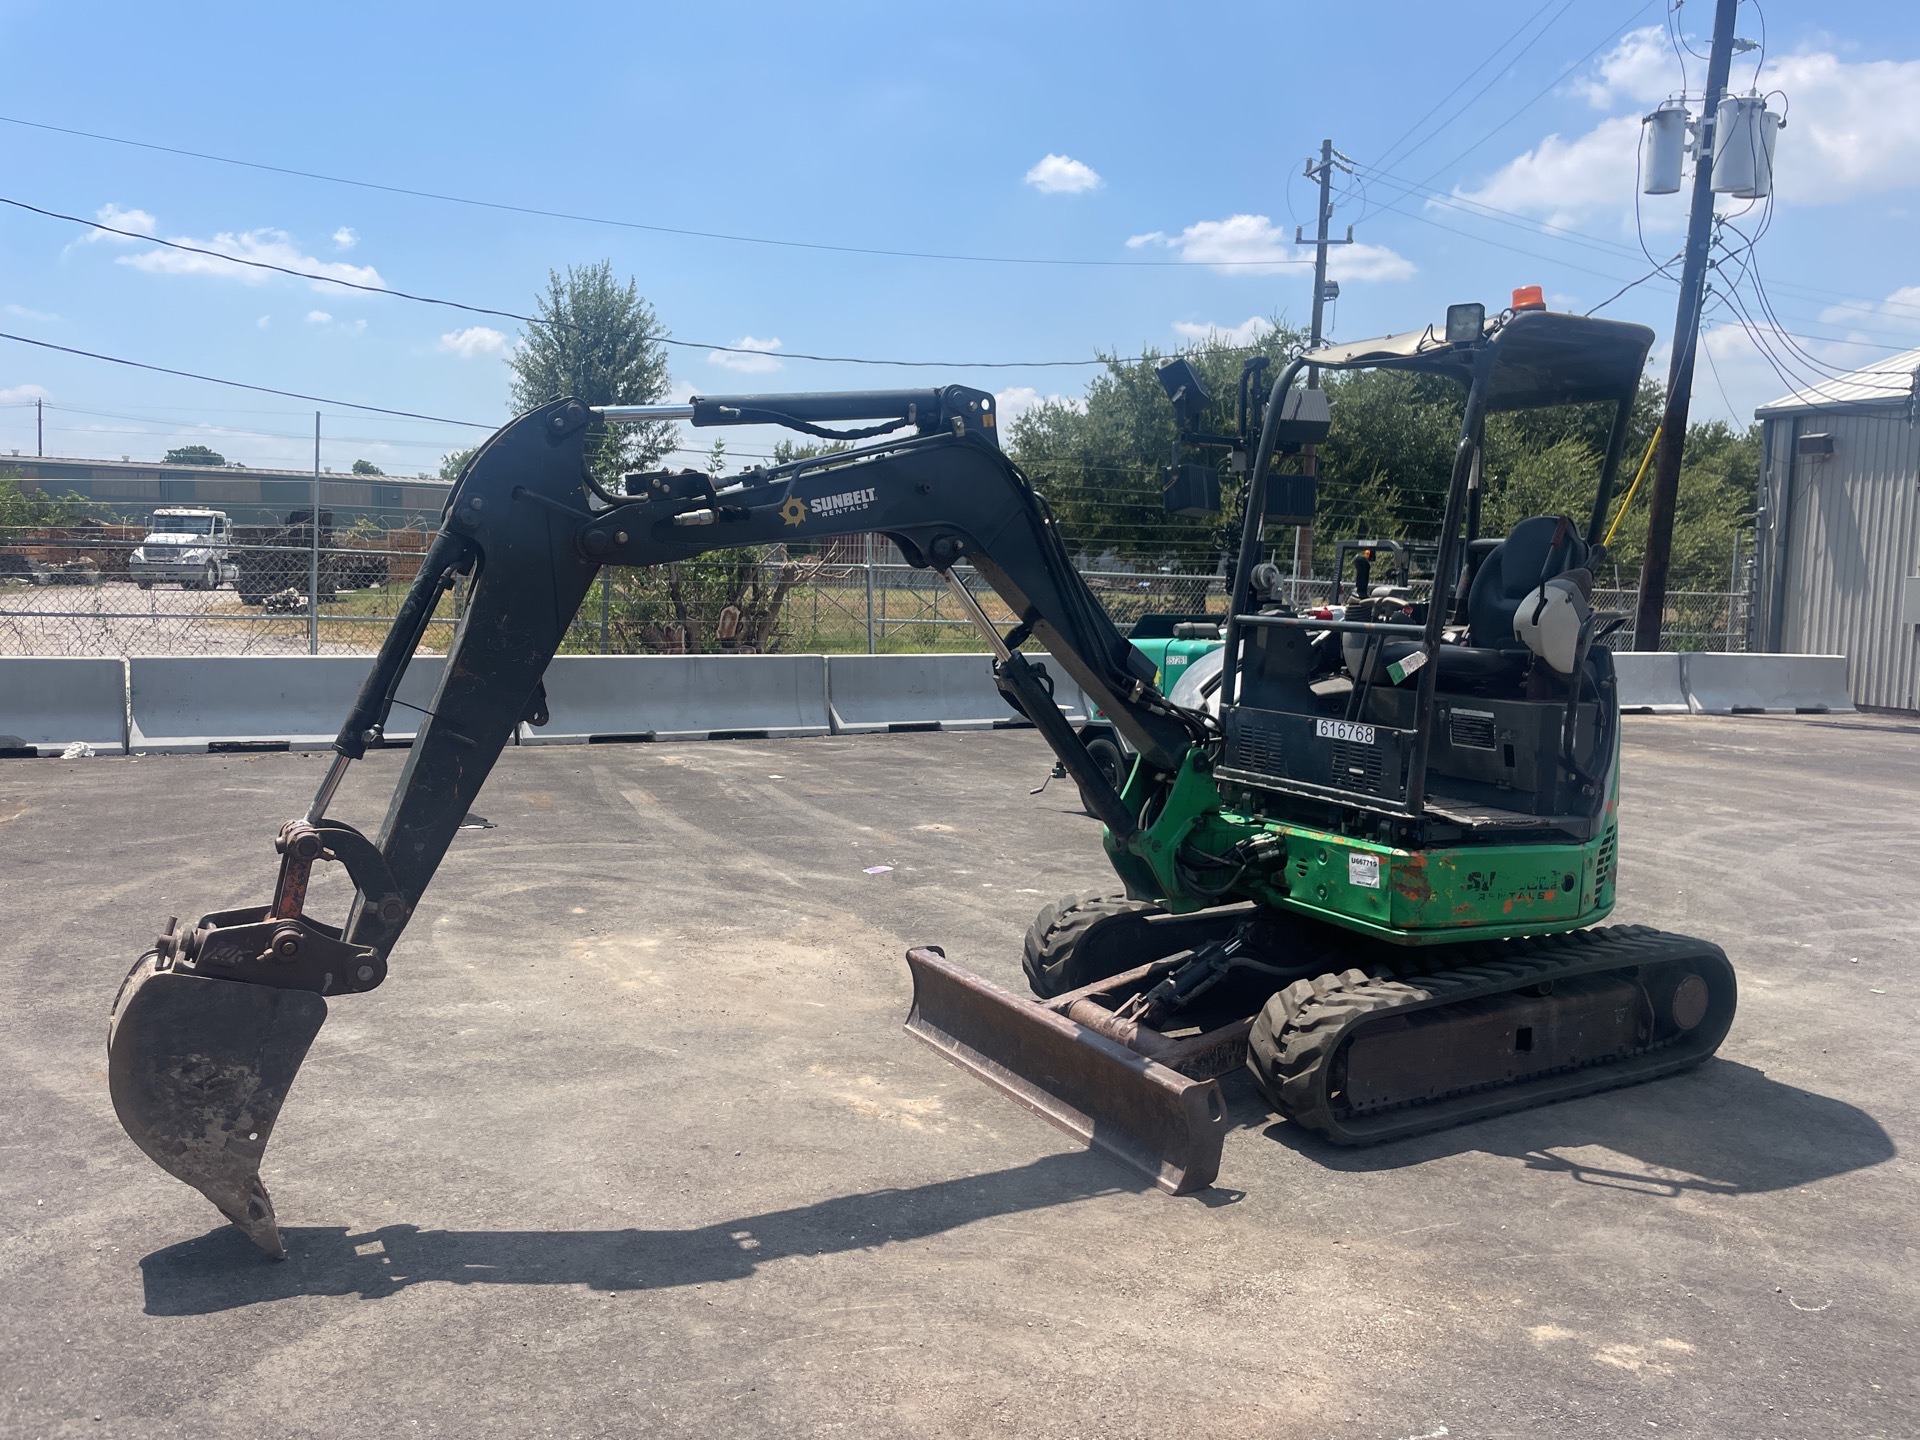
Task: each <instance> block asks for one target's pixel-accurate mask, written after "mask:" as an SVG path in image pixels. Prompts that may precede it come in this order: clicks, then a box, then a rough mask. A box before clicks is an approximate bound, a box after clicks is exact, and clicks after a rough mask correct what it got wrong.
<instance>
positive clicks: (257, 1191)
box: [107, 955, 327, 1259]
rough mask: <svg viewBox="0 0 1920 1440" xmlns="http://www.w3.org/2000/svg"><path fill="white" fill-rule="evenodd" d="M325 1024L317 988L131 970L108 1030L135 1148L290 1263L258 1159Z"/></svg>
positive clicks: (164, 965) (116, 1083)
mask: <svg viewBox="0 0 1920 1440" xmlns="http://www.w3.org/2000/svg"><path fill="white" fill-rule="evenodd" d="M326 1018H327V1002H326V1001H325V1000H324V999H322V998H321V997H320V996H319V995H316V994H314V993H313V992H312V991H310V990H283V989H278V988H275V987H273V986H270V985H253V984H248V983H246V982H244V981H239V980H218V979H214V978H212V977H209V976H205V975H187V974H182V973H178V972H176V971H174V970H173V969H171V968H169V962H168V961H166V960H163V959H162V958H161V957H160V956H158V955H147V956H145V957H144V958H142V959H141V961H140V963H139V964H137V965H135V966H134V967H133V970H132V971H131V972H130V973H129V974H128V976H127V978H126V981H125V983H124V984H122V985H121V987H120V994H119V995H118V996H117V997H116V998H115V1000H114V1004H113V1018H112V1019H111V1020H110V1021H109V1022H108V1027H107V1084H108V1088H109V1089H110V1090H111V1091H112V1094H113V1108H114V1111H115V1113H116V1114H118V1115H119V1117H120V1124H121V1125H122V1126H123V1127H124V1128H125V1129H126V1132H127V1134H128V1136H130V1137H131V1138H132V1140H133V1143H134V1144H136V1145H138V1146H139V1147H140V1148H141V1149H142V1150H144V1151H145V1152H146V1153H147V1155H148V1157H149V1158H150V1159H152V1160H153V1162H154V1163H155V1164H156V1165H158V1166H159V1167H160V1168H161V1169H163V1170H165V1171H166V1172H167V1173H168V1174H170V1175H174V1176H177V1177H178V1178H180V1179H181V1180H184V1181H186V1183H187V1184H189V1185H191V1186H193V1188H194V1189H196V1190H198V1191H199V1192H200V1193H201V1194H202V1195H205V1196H206V1197H207V1199H209V1200H211V1201H212V1202H213V1203H214V1204H215V1205H216V1206H218V1207H219V1210H220V1213H221V1214H222V1215H225V1216H226V1217H227V1218H228V1219H229V1220H231V1221H232V1222H233V1223H234V1224H235V1225H238V1226H239V1227H240V1228H241V1229H242V1230H244V1231H245V1232H246V1234H247V1238H248V1239H250V1240H252V1241H253V1243H254V1244H256V1245H258V1246H259V1247H260V1248H261V1249H262V1250H264V1251H266V1252H267V1254H269V1255H271V1256H273V1257H274V1258H275V1259H282V1258H284V1257H285V1254H286V1250H285V1247H284V1246H282V1244H281V1243H280V1230H279V1226H278V1225H277V1224H276V1223H275V1220H274V1214H273V1201H272V1199H271V1198H270V1197H269V1196H268V1194H267V1187H266V1186H265V1185H263V1184H261V1183H260V1159H261V1156H262V1155H264V1154H265V1153H266V1149H267V1141H268V1140H269V1139H271V1138H272V1135H273V1122H274V1121H275V1120H276V1119H277V1118H278V1117H279V1114H280V1107H281V1106H282V1105H284V1104H285V1103H286V1100H287V1091H288V1090H289V1089H290V1088H292V1085H293V1077H294V1076H295V1075H296V1074H297V1073H298V1072H299V1069H300V1064H301V1062H302V1061H303V1060H305V1059H306V1055H307V1047H308V1046H310V1045H311V1044H313V1037H314V1036H315V1035H317V1034H319V1033H320V1026H321V1025H322V1024H323V1023H324V1022H325V1021H326Z"/></svg>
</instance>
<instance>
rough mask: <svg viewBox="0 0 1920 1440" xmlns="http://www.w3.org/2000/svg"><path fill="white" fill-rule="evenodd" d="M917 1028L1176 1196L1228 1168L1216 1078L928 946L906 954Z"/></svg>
mask: <svg viewBox="0 0 1920 1440" xmlns="http://www.w3.org/2000/svg"><path fill="white" fill-rule="evenodd" d="M907 968H908V969H909V970H910V971H912V972H913V1008H912V1010H911V1011H909V1012H908V1015H907V1029H908V1030H910V1031H912V1032H913V1033H914V1034H915V1035H917V1036H918V1037H919V1038H920V1039H922V1040H924V1041H926V1042H927V1044H929V1045H931V1046H932V1047H933V1048H934V1049H936V1050H938V1051H939V1052H940V1053H941V1054H942V1055H945V1056H946V1057H947V1058H948V1059H949V1060H951V1061H953V1063H954V1064H956V1065H958V1066H960V1068H961V1069H963V1070H969V1071H971V1072H972V1073H973V1074H975V1075H977V1076H979V1077H980V1078H981V1079H982V1080H984V1081H986V1082H987V1083H988V1084H989V1085H991V1086H993V1087H994V1088H995V1089H996V1090H999V1091H1000V1092H1001V1093H1003V1094H1005V1095H1008V1096H1010V1097H1012V1098H1013V1099H1015V1100H1018V1101H1019V1102H1020V1103H1021V1104H1022V1105H1025V1106H1026V1107H1027V1108H1028V1109H1030V1110H1032V1111H1033V1112H1034V1113H1035V1114H1038V1115H1040V1116H1043V1117H1044V1118H1046V1119H1048V1120H1050V1121H1052V1122H1053V1123H1054V1124H1055V1125H1057V1126H1059V1127H1060V1128H1061V1129H1062V1130H1064V1131H1066V1132H1067V1133H1068V1134H1069V1135H1071V1136H1073V1137H1074V1138H1075V1139H1077V1140H1081V1141H1083V1142H1085V1143H1086V1144H1088V1145H1091V1146H1092V1147H1093V1148H1094V1149H1096V1150H1099V1151H1101V1152H1102V1153H1103V1154H1106V1155H1110V1156H1112V1157H1113V1158H1114V1159H1116V1160H1119V1161H1120V1162H1122V1163H1123V1164H1126V1165H1129V1166H1131V1167H1132V1168H1133V1169H1135V1170H1138V1171H1139V1172H1140V1173H1141V1174H1143V1175H1145V1176H1147V1177H1148V1178H1149V1179H1150V1180H1152V1181H1153V1183H1154V1184H1156V1185H1158V1186H1159V1187H1160V1188H1161V1189H1162V1190H1165V1191H1166V1192H1167V1193H1168V1194H1171V1195H1186V1194H1190V1193H1192V1192H1193V1191H1196V1190H1204V1189H1206V1188H1207V1187H1208V1186H1209V1185H1211V1184H1212V1183H1213V1178H1214V1176H1215V1175H1217V1174H1219V1172H1220V1143H1221V1141H1222V1140H1223V1139H1224V1138H1225V1135H1226V1130H1227V1107H1226V1102H1225V1100H1224V1099H1223V1097H1222V1096H1221V1094H1220V1085H1219V1082H1218V1081H1215V1080H1190V1079H1188V1078H1187V1077H1186V1076H1185V1075H1182V1074H1181V1073H1180V1072H1179V1071H1177V1070H1172V1069H1169V1068H1168V1067H1167V1066H1165V1065H1161V1064H1159V1063H1157V1062H1155V1061H1153V1060H1149V1059H1148V1058H1147V1057H1146V1056H1144V1055H1140V1054H1137V1053H1136V1052H1134V1051H1132V1050H1129V1049H1128V1048H1127V1047H1126V1046H1124V1045H1122V1044H1120V1043H1119V1042H1118V1041H1115V1040H1110V1039H1108V1038H1107V1037H1106V1036H1105V1035H1101V1034H1099V1033H1098V1032H1097V1031H1093V1030H1089V1029H1087V1028H1086V1027H1085V1026H1083V1025H1078V1024H1075V1023H1074V1022H1073V1021H1071V1020H1069V1019H1067V1018H1066V1017H1065V1016H1064V1015H1060V1014H1057V1013H1055V1012H1054V1011H1052V1010H1049V1009H1047V1008H1046V1007H1045V1006H1044V1005H1037V1004H1035V1003H1034V1002H1033V1001H1031V1000H1026V999H1023V998H1021V997H1020V996H1018V995H1013V994H1010V993H1009V992H1007V991H1005V990H1002V989H1001V988H1000V987H999V986H997V985H993V984H990V983H989V982H987V981H985V980H982V979H981V978H980V977H979V976H978V975H974V974H971V973H969V972H968V971H966V970H963V969H961V968H960V967H959V966H958V965H955V964H954V963H953V962H952V961H950V960H948V959H947V957H946V956H945V954H943V953H942V952H941V951H939V950H937V949H934V948H931V947H926V948H915V949H912V950H909V951H908V952H907Z"/></svg>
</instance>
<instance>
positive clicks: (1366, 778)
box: [1332, 740, 1386, 795]
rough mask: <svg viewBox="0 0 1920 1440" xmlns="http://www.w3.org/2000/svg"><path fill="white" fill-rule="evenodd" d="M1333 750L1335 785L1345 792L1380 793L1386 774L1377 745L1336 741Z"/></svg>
mask: <svg viewBox="0 0 1920 1440" xmlns="http://www.w3.org/2000/svg"><path fill="white" fill-rule="evenodd" d="M1332 750H1333V783H1334V784H1335V785H1338V786H1339V787H1340V788H1341V789H1343V790H1363V791H1365V792H1366V793H1367V794H1369V795H1377V794H1379V793H1380V780H1381V777H1382V776H1383V775H1384V774H1385V772H1386V766H1385V763H1384V762H1383V760H1382V758H1381V752H1380V748H1379V747H1378V746H1377V745H1354V744H1350V743H1349V742H1347V741H1345V740H1336V741H1335V742H1334V743H1333V746H1332Z"/></svg>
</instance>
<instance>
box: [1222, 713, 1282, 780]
mask: <svg viewBox="0 0 1920 1440" xmlns="http://www.w3.org/2000/svg"><path fill="white" fill-rule="evenodd" d="M1285 760H1286V745H1285V743H1284V741H1283V739H1282V737H1281V734H1280V732H1279V731H1278V730H1276V729H1274V728H1273V727H1272V726H1269V725H1256V724H1245V723H1243V724H1241V725H1239V726H1238V727H1237V728H1236V729H1235V730H1234V735H1233V760H1232V763H1233V765H1234V766H1235V767H1236V768H1237V769H1241V770H1251V771H1254V772H1256V773H1258V774H1263V775H1284V774H1286V773H1287V771H1286V765H1285Z"/></svg>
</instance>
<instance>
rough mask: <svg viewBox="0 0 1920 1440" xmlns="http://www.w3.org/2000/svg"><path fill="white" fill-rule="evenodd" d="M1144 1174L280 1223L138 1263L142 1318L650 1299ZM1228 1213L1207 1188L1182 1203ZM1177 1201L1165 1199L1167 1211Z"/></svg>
mask: <svg viewBox="0 0 1920 1440" xmlns="http://www.w3.org/2000/svg"><path fill="white" fill-rule="evenodd" d="M1153 1192H1154V1186H1153V1184H1152V1182H1151V1181H1149V1180H1147V1179H1145V1178H1144V1177H1140V1176H1136V1175H1135V1174H1134V1173H1133V1172H1132V1171H1130V1170H1129V1169H1127V1168H1126V1167H1124V1166H1122V1165H1118V1164H1116V1163H1114V1162H1112V1161H1110V1160H1107V1159H1106V1158H1104V1157H1103V1156H1100V1155H1098V1154H1095V1153H1092V1152H1089V1151H1074V1152H1071V1153H1068V1154H1060V1155H1049V1156H1046V1157H1044V1158H1043V1159H1040V1160H1036V1161H1034V1162H1032V1163H1031V1164H1028V1165H1020V1166H1015V1167H1013V1168H1011V1169H1006V1170H998V1171H994V1172H992V1173H990V1174H986V1175H968V1176H963V1177H960V1178H957V1179H953V1180H941V1181H937V1182H935V1183H933V1184H929V1185H918V1186H914V1187H912V1188H910V1189H904V1190H874V1191H868V1192H866V1193H864V1194H859V1195H840V1196H835V1197H834V1198H833V1199H830V1200H821V1201H818V1202H816V1203H814V1204H811V1205H801V1206H796V1207H794V1208H793V1209H789V1210H775V1211H770V1212H768V1213H766V1214H762V1215H745V1216H741V1217H739V1218H738V1219H733V1220H725V1221H720V1222H718V1223H716V1224H712V1225H705V1226H702V1227H700V1228H698V1229H693V1230H640V1229H627V1230H546V1231H542V1230H427V1229H422V1228H421V1227H419V1226H417V1225H383V1226H380V1227H378V1228H377V1229H372V1230H365V1231H354V1230H348V1229H347V1228H345V1227H343V1226H290V1227H287V1228H285V1229H284V1230H283V1231H282V1232H281V1233H282V1235H283V1237H284V1238H285V1240H286V1246H287V1259H286V1261H285V1262H284V1263H277V1262H274V1261H271V1260H268V1259H267V1258H266V1257H264V1256H263V1255H261V1254H260V1252H259V1251H258V1250H256V1249H255V1248H254V1247H253V1244H252V1243H251V1242H250V1241H249V1240H248V1239H247V1238H246V1236H244V1235H242V1234H241V1233H240V1232H239V1231H238V1230H236V1229H234V1228H233V1227H232V1226H231V1225H222V1226H221V1227H220V1228H219V1229H217V1230H214V1231H211V1232H210V1233H208V1234H206V1235H202V1236H200V1237H199V1238H198V1239H195V1240H187V1241H183V1242H181V1243H180V1244H178V1245H169V1246H168V1247H166V1248H165V1249H164V1250H156V1251H154V1252H153V1253H152V1254H151V1255H148V1256H147V1257H146V1258H145V1259H143V1260H142V1261H141V1262H140V1268H141V1271H142V1272H143V1276H144V1279H145V1285H146V1313H147V1314H149V1315H207V1314H213V1313H216V1312H218V1311H223V1310H234V1309H239V1308H242V1307H244V1306H247V1305H258V1304H264V1303H269V1302H272V1301H276V1300H286V1299H291V1298H294V1297H296V1296H309V1295H357V1296H359V1297H360V1298H362V1299H366V1300H379V1299H384V1298H386V1297H387V1296H389V1295H395V1294H398V1293H399V1292H400V1291H402V1290H405V1289H408V1288H410V1287H412V1286H415V1285H419V1284H423V1283H426V1282H429V1281H440V1282H442V1283H445V1284H452V1285H584V1286H587V1287H588V1288H589V1289H592V1290H661V1289H672V1288H675V1287H678V1286H684V1285H703V1284H710V1283H716V1282H720V1281H726V1280H740V1279H745V1278H746V1277H748V1276H750V1275H752V1274H753V1273H754V1271H755V1270H757V1269H758V1268H759V1266H760V1265H761V1264H762V1263H764V1262H766V1261H769V1260H779V1259H784V1258H786V1257H788V1256H793V1255H825V1254H835V1253H839V1252H845V1251H856V1250H875V1249H879V1248H880V1247H882V1246H885V1245H892V1244H900V1243H903V1242H907V1241H913V1240H920V1239H924V1238H926V1237H927V1236H930V1235H937V1234H940V1233H941V1232H943V1231H947V1230H952V1229H955V1228H957V1227H959V1226H962V1225H967V1224H971V1223H972V1222H974V1221H976V1220H985V1219H991V1218H993V1217H995V1216H1000V1215H1014V1214H1020V1213H1023V1212H1028V1211H1034V1210H1044V1209H1048V1208H1051V1207H1053V1206H1058V1205H1071V1204H1073V1203H1075V1202H1077V1201H1081V1200H1091V1199H1095V1198H1098V1197H1100V1196H1105V1195H1116V1194H1126V1193H1143V1194H1151V1193H1153ZM1191 1198H1192V1199H1193V1200H1196V1201H1199V1202H1200V1203H1203V1204H1208V1205H1221V1204H1229V1203H1232V1201H1234V1200H1235V1199H1238V1198H1239V1196H1238V1194H1237V1192H1233V1191H1223V1190H1221V1189H1219V1188H1215V1189H1213V1190H1210V1191H1207V1192H1204V1193H1203V1194H1201V1195H1197V1196H1193V1197H1191ZM1175 1203H1178V1202H1175Z"/></svg>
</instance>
